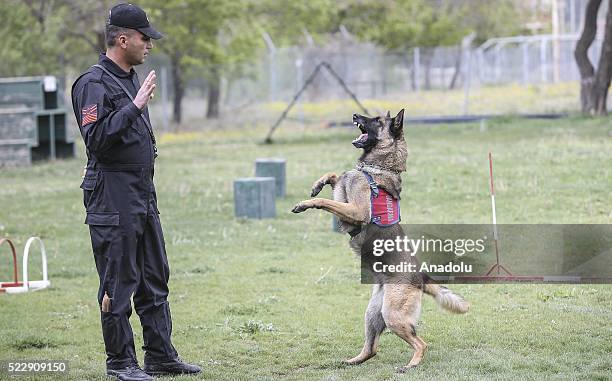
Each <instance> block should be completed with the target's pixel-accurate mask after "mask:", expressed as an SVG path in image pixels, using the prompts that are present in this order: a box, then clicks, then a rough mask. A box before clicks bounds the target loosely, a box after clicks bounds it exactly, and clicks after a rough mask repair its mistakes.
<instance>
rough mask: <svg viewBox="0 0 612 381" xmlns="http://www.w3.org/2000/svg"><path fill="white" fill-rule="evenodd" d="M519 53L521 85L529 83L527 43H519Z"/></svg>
mask: <svg viewBox="0 0 612 381" xmlns="http://www.w3.org/2000/svg"><path fill="white" fill-rule="evenodd" d="M521 53H522V56H523V84H524V85H527V84H528V83H529V42H527V41H523V42H522V43H521Z"/></svg>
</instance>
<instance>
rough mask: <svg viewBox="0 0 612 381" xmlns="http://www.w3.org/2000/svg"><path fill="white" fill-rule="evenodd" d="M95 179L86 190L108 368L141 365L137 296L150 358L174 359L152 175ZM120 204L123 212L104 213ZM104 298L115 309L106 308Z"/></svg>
mask: <svg viewBox="0 0 612 381" xmlns="http://www.w3.org/2000/svg"><path fill="white" fill-rule="evenodd" d="M96 177H97V178H96V179H95V186H94V187H92V188H93V189H89V190H88V189H85V188H84V190H85V206H86V208H87V210H88V211H87V220H86V223H87V224H88V225H89V231H90V235H91V244H92V248H93V252H94V258H95V263H96V269H97V271H98V275H99V277H100V287H99V289H98V303H99V304H100V313H101V321H102V334H103V336H104V345H105V348H106V354H107V360H106V364H107V367H108V368H111V369H117V368H123V367H125V366H127V365H130V364H137V358H136V353H135V348H134V336H133V333H132V327H131V326H130V322H129V318H130V316H131V314H132V303H131V299H132V296H133V300H134V307H135V309H136V313H137V314H138V316H139V318H140V323H141V325H142V331H143V338H144V346H143V349H144V351H145V361H156V360H166V359H171V358H174V357H176V356H177V353H176V350H175V349H174V347H173V345H172V342H171V334H172V318H171V315H170V308H169V306H168V301H167V297H168V279H169V267H168V259H167V256H166V250H165V243H164V237H163V232H162V228H161V223H160V220H159V214H158V211H157V206H156V201H155V192H154V190H153V191H151V190H152V189H153V188H152V178H149V176H148V175H147V174H146V173H142V172H138V171H137V172H135V173H129V172H128V173H126V172H116V171H113V172H99V173H97V174H96ZM84 183H85V182H84ZM122 191H123V192H127V193H122ZM143 195H144V196H145V197H142V196H143ZM130 196H132V197H130ZM133 196H140V197H133ZM116 208H118V209H119V210H121V212H115V211H105V210H109V209H110V210H116ZM105 296H106V298H108V299H110V308H102V306H103V301H104V299H105ZM104 309H106V310H107V311H104Z"/></svg>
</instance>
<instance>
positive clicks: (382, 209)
mask: <svg viewBox="0 0 612 381" xmlns="http://www.w3.org/2000/svg"><path fill="white" fill-rule="evenodd" d="M361 173H363V174H364V176H365V177H366V179H367V180H368V184H370V191H371V195H370V202H371V206H372V207H371V210H372V218H371V219H370V223H371V224H376V225H378V226H382V227H386V226H392V225H395V224H397V223H398V222H400V203H399V200H398V199H396V198H395V197H393V196H391V195H390V194H389V192H387V191H386V190H384V189H383V188H379V187H378V184H376V181H374V178H373V177H372V175H370V174H369V173H367V172H364V171H361Z"/></svg>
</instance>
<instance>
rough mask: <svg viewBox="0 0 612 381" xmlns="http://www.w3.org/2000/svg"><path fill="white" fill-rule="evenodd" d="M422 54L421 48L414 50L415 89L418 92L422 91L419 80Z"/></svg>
mask: <svg viewBox="0 0 612 381" xmlns="http://www.w3.org/2000/svg"><path fill="white" fill-rule="evenodd" d="M420 54H421V52H420V50H419V47H416V48H414V55H413V59H414V70H413V73H414V89H415V90H416V91H421V85H420V83H419V78H421V55H420Z"/></svg>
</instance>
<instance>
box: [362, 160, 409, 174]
mask: <svg viewBox="0 0 612 381" xmlns="http://www.w3.org/2000/svg"><path fill="white" fill-rule="evenodd" d="M355 169H356V170H358V171H364V170H366V169H370V170H372V169H373V170H374V171H386V172H391V173H393V174H396V175H399V174H400V173H402V172H401V171H396V170H395V169H391V168H387V167H383V166H381V165H377V164H370V163H366V162H365V161H358V162H357V165H355Z"/></svg>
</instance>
